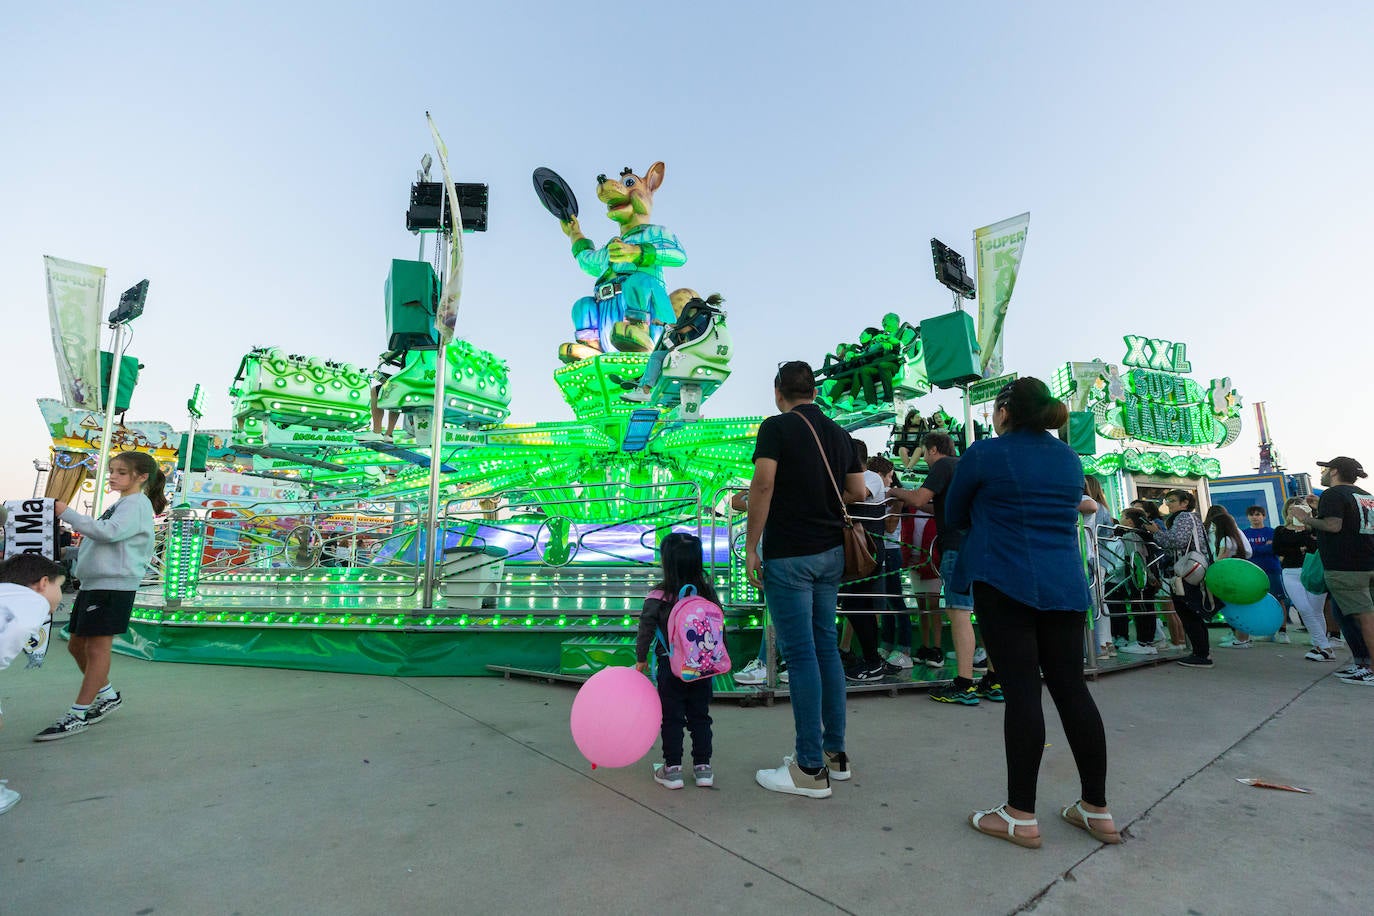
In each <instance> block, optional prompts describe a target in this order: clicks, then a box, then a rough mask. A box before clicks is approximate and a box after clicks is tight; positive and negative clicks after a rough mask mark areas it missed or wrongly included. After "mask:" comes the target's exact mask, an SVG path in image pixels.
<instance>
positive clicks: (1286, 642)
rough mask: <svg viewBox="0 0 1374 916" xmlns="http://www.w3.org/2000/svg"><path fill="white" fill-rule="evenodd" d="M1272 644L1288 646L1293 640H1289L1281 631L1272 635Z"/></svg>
mask: <svg viewBox="0 0 1374 916" xmlns="http://www.w3.org/2000/svg"><path fill="white" fill-rule="evenodd" d="M1274 642H1277V643H1283V644H1284V645H1289V644H1291V643H1292V642H1293V640H1291V639H1289V638H1288V634H1287V633H1285V632H1284V631H1283V630H1279V631H1278V632H1277V633H1275V634H1274Z"/></svg>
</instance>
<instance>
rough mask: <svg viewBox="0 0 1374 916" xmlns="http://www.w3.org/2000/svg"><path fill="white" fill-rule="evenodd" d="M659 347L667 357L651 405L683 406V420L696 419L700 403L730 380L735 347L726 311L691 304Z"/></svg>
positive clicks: (707, 304) (655, 383)
mask: <svg viewBox="0 0 1374 916" xmlns="http://www.w3.org/2000/svg"><path fill="white" fill-rule="evenodd" d="M659 346H660V347H662V348H663V349H665V350H667V355H666V356H664V357H663V368H662V371H661V372H660V374H659V377H658V380H657V381H655V382H654V387H653V390H652V392H651V393H650V395H649V403H650V404H652V405H654V406H655V407H659V408H665V409H666V408H671V407H676V406H678V405H679V404H681V405H682V406H683V410H682V411H681V413H682V418H683V419H686V420H691V419H696V417H697V415H698V414H699V411H700V407H701V403H702V402H703V401H705V400H706V399H707V398H709V397H710V396H711V395H712V394H713V393H714V392H715V390H716V389H717V388H719V387H720V386H721V383H723V382H724V381H725V380H726V379H727V378H729V377H730V355H731V353H732V352H733V347H732V345H731V340H730V329H729V328H728V327H726V324H725V312H724V311H722V310H721V309H719V308H717V307H716V306H713V305H710V304H709V303H706V302H702V301H700V300H698V301H694V302H692V303H689V304H688V305H687V307H686V308H685V309H684V310H683V312H682V314H681V315H680V316H679V317H678V320H677V323H676V324H674V325H673V326H672V327H671V328H669V329H668V330H667V331H666V332H664V334H663V339H662V340H661V341H660V342H659ZM689 408H690V409H689Z"/></svg>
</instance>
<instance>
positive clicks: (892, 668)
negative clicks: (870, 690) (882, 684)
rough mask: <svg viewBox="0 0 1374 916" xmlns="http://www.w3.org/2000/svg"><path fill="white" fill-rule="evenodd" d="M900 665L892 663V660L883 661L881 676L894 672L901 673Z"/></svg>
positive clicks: (890, 674)
mask: <svg viewBox="0 0 1374 916" xmlns="http://www.w3.org/2000/svg"><path fill="white" fill-rule="evenodd" d="M901 673H902V667H901V665H894V664H892V662H883V677H891V676H892V675H894V674H901Z"/></svg>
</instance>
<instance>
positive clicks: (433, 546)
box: [423, 197, 448, 610]
mask: <svg viewBox="0 0 1374 916" xmlns="http://www.w3.org/2000/svg"><path fill="white" fill-rule="evenodd" d="M439 200H440V203H439V233H438V235H436V236H435V240H434V247H435V254H436V255H442V254H446V252H444V246H445V243H446V241H447V240H446V238H445V236H444V231H443V226H444V207H445V204H446V203H447V201H446V200H445V198H443V197H440V198H439ZM439 263H440V271H441V275H440V277H439V288H440V289H443V287H444V277H443V275H442V274H443V272H444V270H445V268H444V266H443V263H444V262H443V258H442V257H440V258H439ZM436 335H437V336H438V339H439V349H438V350H437V351H436V352H435V354H434V402H433V416H432V417H431V418H430V421H429V500H428V502H427V506H428V511H427V512H426V514H425V585H424V601H423V605H424V608H425V609H426V610H430V609H432V608H433V607H434V587H435V585H436V584H437V583H436V581H435V580H436V579H437V576H436V575H435V570H436V569H437V568H438V563H437V559H438V555H439V473H440V470H439V468H440V465H441V464H442V463H443V460H442V459H443V450H444V407H445V396H444V386H445V385H446V384H447V382H448V340H447V339H446V338H445V335H444V334H443V332H442V331H439V330H438V328H437V324H436Z"/></svg>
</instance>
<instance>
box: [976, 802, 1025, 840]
mask: <svg viewBox="0 0 1374 916" xmlns="http://www.w3.org/2000/svg"><path fill="white" fill-rule="evenodd" d="M989 814H995V815H997V816H998V817H1000V818H1001V819H1002V820H1003V821H1005V822H1006V824H1007V832H1006V833H1003V832H1002V831H1001V830H984V829H983V827H982V826H981V824H982V821H983V818H984V817H986V816H987V815H989ZM968 822H969V824H970V826H972V827H973V829H974V830H977V831H978V832H979V833H981V834H984V835H985V836H991V837H996V838H997V839H999V840H1006V841H1007V842H1008V843H1015V844H1016V845H1017V846H1022V847H1025V848H1026V849H1039V848H1040V837H1038V836H1018V835H1017V833H1016V828H1017V827H1038V826H1040V822H1039V821H1037V820H1036V819H1035V818H1031V819H1030V820H1028V821H1023V820H1021V819H1020V818H1015V817H1012V816H1011V815H1010V814H1008V813H1007V806H1006V805H1005V804H1001V805H998V806H997V807H996V808H989V809H988V810H986V811H975V812H973V813H972V814H970V815H969V816H968Z"/></svg>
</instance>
